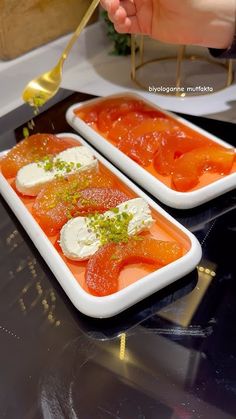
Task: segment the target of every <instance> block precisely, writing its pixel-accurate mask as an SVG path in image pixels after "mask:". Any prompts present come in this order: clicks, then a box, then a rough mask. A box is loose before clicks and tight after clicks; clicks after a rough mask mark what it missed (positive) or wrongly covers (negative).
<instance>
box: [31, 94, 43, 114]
mask: <svg viewBox="0 0 236 419" xmlns="http://www.w3.org/2000/svg"><path fill="white" fill-rule="evenodd" d="M45 102H46V98H45V97H44V95H43V94H39V95H36V96H34V97H33V98H32V100H31V101H30V102H29V104H30V106H33V108H34V114H35V115H38V114H39V108H40V107H41V106H43V105H44V104H45Z"/></svg>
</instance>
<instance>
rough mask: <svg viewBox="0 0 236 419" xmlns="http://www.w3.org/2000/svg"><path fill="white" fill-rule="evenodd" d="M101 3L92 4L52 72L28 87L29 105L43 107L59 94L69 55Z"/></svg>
mask: <svg viewBox="0 0 236 419" xmlns="http://www.w3.org/2000/svg"><path fill="white" fill-rule="evenodd" d="M99 2H100V0H93V1H92V3H91V4H90V6H89V7H88V9H87V11H86V13H85V14H84V16H83V18H82V19H81V22H80V24H79V26H78V28H77V29H76V31H75V32H74V34H73V36H72V37H71V39H70V41H69V42H68V44H67V46H66V48H65V49H64V51H63V53H62V54H61V57H60V59H59V61H58V63H57V65H56V66H55V67H54V68H52V69H51V70H50V71H47V72H46V73H43V74H41V75H40V76H38V77H36V78H35V79H33V80H31V81H30V82H29V83H28V84H27V85H26V87H25V89H24V91H23V93H22V98H23V100H24V101H25V102H27V103H28V104H29V105H31V106H35V107H39V106H42V105H44V104H45V103H46V102H47V101H48V100H49V99H51V98H52V97H53V96H54V95H55V94H56V93H57V91H58V90H59V87H60V84H61V79H62V69H63V64H64V62H65V60H66V58H67V57H68V54H69V52H70V50H71V48H72V47H73V45H74V43H75V41H76V40H77V39H78V37H79V35H80V33H81V32H82V30H83V29H84V27H85V25H86V24H87V22H88V20H89V19H90V17H91V15H92V14H93V12H94V10H95V9H96V7H97V6H98V4H99Z"/></svg>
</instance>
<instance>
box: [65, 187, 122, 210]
mask: <svg viewBox="0 0 236 419" xmlns="http://www.w3.org/2000/svg"><path fill="white" fill-rule="evenodd" d="M129 199H130V197H128V195H126V194H125V193H124V192H121V191H120V190H119V189H112V188H87V189H84V190H83V191H81V192H80V194H79V199H78V202H77V204H76V206H75V212H74V214H73V215H76V216H77V215H86V214H91V213H95V212H99V213H102V212H105V211H107V210H109V209H110V208H115V207H116V206H117V205H119V204H121V203H122V202H125V201H128V200H129Z"/></svg>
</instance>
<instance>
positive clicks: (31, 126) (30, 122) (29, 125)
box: [27, 119, 35, 130]
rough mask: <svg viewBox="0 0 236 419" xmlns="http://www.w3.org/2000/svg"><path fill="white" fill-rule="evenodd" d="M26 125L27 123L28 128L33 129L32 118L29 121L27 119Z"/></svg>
mask: <svg viewBox="0 0 236 419" xmlns="http://www.w3.org/2000/svg"><path fill="white" fill-rule="evenodd" d="M27 125H28V128H29V129H31V130H33V129H34V127H35V122H34V120H33V119H31V121H29V122H28V124H27Z"/></svg>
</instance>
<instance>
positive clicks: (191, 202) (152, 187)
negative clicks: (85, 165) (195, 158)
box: [66, 92, 236, 209]
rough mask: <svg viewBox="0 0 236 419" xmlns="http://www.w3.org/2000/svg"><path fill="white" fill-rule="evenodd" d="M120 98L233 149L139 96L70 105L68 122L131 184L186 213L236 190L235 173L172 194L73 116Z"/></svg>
mask: <svg viewBox="0 0 236 419" xmlns="http://www.w3.org/2000/svg"><path fill="white" fill-rule="evenodd" d="M121 96H126V97H127V96H130V97H134V98H137V99H139V100H142V101H143V102H145V103H147V104H149V105H150V106H152V107H153V108H154V109H157V110H159V111H160V112H162V113H163V114H165V115H167V116H170V117H171V118H174V119H175V120H176V121H177V122H181V123H182V124H183V125H185V126H186V127H190V128H192V129H193V130H195V131H197V132H199V134H202V135H204V136H206V137H207V138H209V139H210V140H212V141H214V142H215V143H217V144H221V145H222V146H224V147H227V148H232V145H230V144H228V143H226V142H225V141H223V140H220V139H219V138H217V137H215V136H214V135H212V134H210V133H208V132H207V131H205V130H203V129H201V128H199V127H197V126H196V125H194V124H192V123H190V122H188V121H186V120H185V119H183V118H181V117H179V116H177V115H175V114H173V113H171V112H168V111H165V110H163V109H161V108H159V107H158V106H156V105H155V104H153V103H152V102H150V101H148V100H146V99H144V98H143V97H142V96H140V95H138V94H136V93H130V92H121V93H119V94H115V95H111V96H107V97H105V98H96V99H90V100H88V101H85V102H80V103H77V104H75V105H72V106H71V107H70V108H69V109H68V111H67V112H66V119H67V122H68V123H69V124H70V125H71V126H72V127H73V128H74V129H75V130H76V131H77V132H78V133H79V134H81V135H83V137H84V138H86V140H87V141H89V143H91V144H92V145H94V147H96V148H97V149H98V150H99V151H101V152H102V153H103V154H104V155H105V156H106V157H107V158H108V159H109V160H110V161H112V162H113V163H114V164H115V165H116V166H117V167H119V168H120V169H121V170H122V171H123V172H124V173H126V174H127V175H128V176H129V177H130V178H131V179H132V180H134V181H135V182H136V183H137V184H139V185H140V186H142V187H143V188H144V189H146V190H147V191H148V192H150V193H151V194H152V195H153V196H154V197H156V198H157V199H159V200H160V201H161V202H163V203H164V204H166V205H168V206H169V207H172V208H177V209H188V208H194V207H197V206H199V205H201V204H204V203H205V202H208V201H210V200H212V199H214V198H216V197H217V196H220V195H222V194H224V193H226V192H228V191H230V190H232V189H234V188H235V187H236V173H232V174H229V175H228V176H224V177H222V179H219V180H216V181H215V182H213V183H210V184H209V185H206V186H203V187H202V188H199V189H196V190H194V191H190V192H178V191H175V190H173V189H171V188H169V187H168V186H166V185H165V184H164V183H162V182H161V181H160V180H158V179H157V178H156V177H154V176H152V175H151V174H150V173H149V172H148V171H147V170H145V168H143V167H141V166H140V165H139V164H138V163H136V162H135V161H134V160H132V159H131V158H130V157H128V156H127V155H125V154H124V153H123V152H122V151H120V150H119V149H118V148H117V147H115V146H114V145H112V144H111V143H109V142H108V141H107V140H106V139H105V138H104V137H103V136H102V135H100V134H98V133H97V132H96V131H95V130H94V129H92V128H91V127H89V125H87V124H86V123H85V122H84V121H83V120H82V119H80V118H79V117H78V116H76V115H75V114H74V110H75V109H78V108H79V107H82V106H84V105H92V104H96V103H98V102H102V101H103V100H104V99H106V98H116V97H121Z"/></svg>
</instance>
